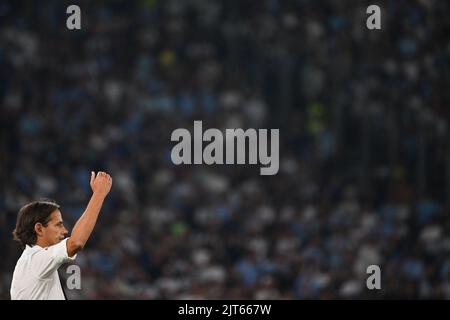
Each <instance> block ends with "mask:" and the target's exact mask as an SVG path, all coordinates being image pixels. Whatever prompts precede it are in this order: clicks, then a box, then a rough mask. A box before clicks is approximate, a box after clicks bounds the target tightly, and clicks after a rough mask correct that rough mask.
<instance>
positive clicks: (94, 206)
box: [67, 172, 112, 257]
mask: <svg viewBox="0 0 450 320" xmlns="http://www.w3.org/2000/svg"><path fill="white" fill-rule="evenodd" d="M90 184H91V189H92V197H91V199H90V200H89V203H88V205H87V207H86V210H85V211H84V213H83V214H82V215H81V217H80V219H78V221H77V223H75V226H74V227H73V230H72V234H71V235H70V237H69V239H68V240H67V254H68V256H69V257H72V256H73V255H74V254H76V253H77V252H78V251H80V250H81V249H83V248H84V245H85V244H86V242H87V240H88V239H89V236H90V235H91V232H92V230H93V229H94V226H95V223H96V222H97V217H98V214H99V213H100V209H101V208H102V205H103V200H104V199H105V198H106V196H107V195H108V193H109V190H111V185H112V178H111V176H110V175H109V174H107V173H105V172H98V173H97V176H95V173H94V172H91V183H90Z"/></svg>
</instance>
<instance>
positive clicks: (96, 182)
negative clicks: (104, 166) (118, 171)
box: [90, 171, 112, 198]
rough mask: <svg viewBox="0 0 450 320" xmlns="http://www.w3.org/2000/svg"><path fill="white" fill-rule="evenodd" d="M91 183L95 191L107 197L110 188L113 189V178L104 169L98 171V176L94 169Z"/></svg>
mask: <svg viewBox="0 0 450 320" xmlns="http://www.w3.org/2000/svg"><path fill="white" fill-rule="evenodd" d="M90 184H91V189H92V192H93V193H95V194H98V195H100V196H102V197H103V198H105V197H106V196H107V195H108V193H109V190H111V186H112V178H111V176H110V175H109V174H107V173H106V172H103V171H99V172H97V176H95V172H94V171H92V172H91V183H90Z"/></svg>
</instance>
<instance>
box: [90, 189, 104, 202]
mask: <svg viewBox="0 0 450 320" xmlns="http://www.w3.org/2000/svg"><path fill="white" fill-rule="evenodd" d="M105 197H106V194H104V193H103V192H100V191H97V190H95V191H93V192H92V198H96V199H99V200H103V199H105Z"/></svg>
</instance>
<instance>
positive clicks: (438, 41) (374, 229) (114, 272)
mask: <svg viewBox="0 0 450 320" xmlns="http://www.w3.org/2000/svg"><path fill="white" fill-rule="evenodd" d="M378 2H379V5H380V7H381V10H382V29H381V30H373V31H371V30H368V29H367V28H366V18H367V17H368V15H367V14H366V8H367V6H368V5H369V3H365V2H364V1H338V0H334V1H332V0H325V1H313V0H286V1H281V0H264V1H261V0H259V1H254V0H241V1H225V0H222V1H210V0H164V1H160V0H142V1H134V2H133V1H98V2H97V1H96V2H92V1H84V2H83V1H79V2H78V4H79V5H80V8H81V12H82V16H81V17H82V18H81V19H82V20H81V24H82V28H81V30H76V31H69V30H67V28H66V26H65V25H66V18H67V16H68V15H67V14H66V13H65V12H66V11H65V10H66V7H67V6H68V5H69V4H72V3H66V2H64V1H42V2H41V1H40V2H36V1H12V0H7V1H2V2H1V3H0V70H1V71H0V130H1V137H0V142H1V143H0V163H1V171H0V181H1V197H0V244H1V245H0V256H1V259H0V298H1V299H9V298H10V296H9V289H10V284H11V278H12V272H13V270H14V266H15V263H16V261H17V259H18V257H19V256H20V254H21V248H20V246H19V245H18V244H17V243H15V242H13V241H12V235H11V232H12V230H13V229H14V226H15V220H16V215H17V212H18V210H19V209H20V207H21V206H22V205H24V204H26V203H27V202H29V201H31V200H34V199H38V198H41V197H45V198H52V199H55V200H56V201H57V202H58V203H59V204H60V205H61V211H62V215H63V219H64V220H65V224H66V227H68V229H69V228H70V227H73V224H74V223H75V222H76V220H77V218H78V217H79V216H80V215H81V214H82V212H83V210H84V209H85V206H86V204H87V202H88V200H89V197H90V194H91V190H90V187H89V177H90V171H91V170H95V171H98V170H104V171H107V172H109V173H110V174H111V176H112V177H113V179H114V182H113V189H112V191H111V193H110V195H109V197H108V199H107V200H106V202H105V205H104V207H103V209H102V212H101V215H100V217H99V220H98V223H97V225H96V227H95V229H94V232H93V234H92V237H91V239H90V240H89V241H88V244H87V246H86V248H85V250H84V251H83V252H81V253H80V254H79V255H78V257H77V260H76V261H75V263H76V264H77V265H78V266H80V268H81V286H82V288H81V290H67V288H66V293H67V295H68V297H69V298H70V299H360V298H362V299H366V298H367V299H371V298H413V299H414V298H438V299H450V254H449V253H450V215H449V212H448V209H449V201H448V200H449V197H450V145H449V139H448V137H449V132H448V130H449V128H448V116H449V110H450V109H449V107H450V99H449V96H450V94H449V92H450V90H449V89H450V88H449V84H450V78H449V68H450V66H449V63H450V41H449V36H448V35H449V34H450V19H448V14H449V13H450V5H449V4H448V3H447V2H446V1H439V0H428V1H411V0H408V1H406V0H396V1H387V0H385V1H378ZM194 120H202V121H203V127H204V128H208V127H210V128H221V129H224V128H244V129H245V128H279V129H280V171H279V172H278V174H277V175H274V176H260V175H259V166H252V165H234V166H226V165H212V166H207V165H181V166H175V165H174V164H172V162H171V158H170V152H171V148H172V147H173V146H174V144H175V143H173V142H171V141H170V135H171V132H172V131H173V130H175V129H177V128H188V129H189V128H192V126H193V121H194ZM369 265H378V266H380V269H381V290H368V289H367V287H366V279H367V277H368V276H369V275H368V274H367V273H366V269H367V267H368V266H369ZM64 270H65V267H63V268H62V271H63V272H62V275H63V277H67V276H68V275H69V274H66V273H64Z"/></svg>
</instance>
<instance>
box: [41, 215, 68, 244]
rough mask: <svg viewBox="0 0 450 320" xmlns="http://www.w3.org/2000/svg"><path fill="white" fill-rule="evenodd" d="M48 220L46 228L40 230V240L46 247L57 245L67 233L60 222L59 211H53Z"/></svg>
mask: <svg viewBox="0 0 450 320" xmlns="http://www.w3.org/2000/svg"><path fill="white" fill-rule="evenodd" d="M50 218H51V219H50V221H49V222H48V223H47V226H46V227H43V228H42V240H43V241H44V243H46V244H47V246H52V245H54V244H57V243H59V242H60V241H61V240H63V239H64V238H65V236H66V235H67V233H68V231H67V229H66V228H65V227H64V224H63V221H62V217H61V211H59V210H55V211H54V212H52V214H51V215H50Z"/></svg>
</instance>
